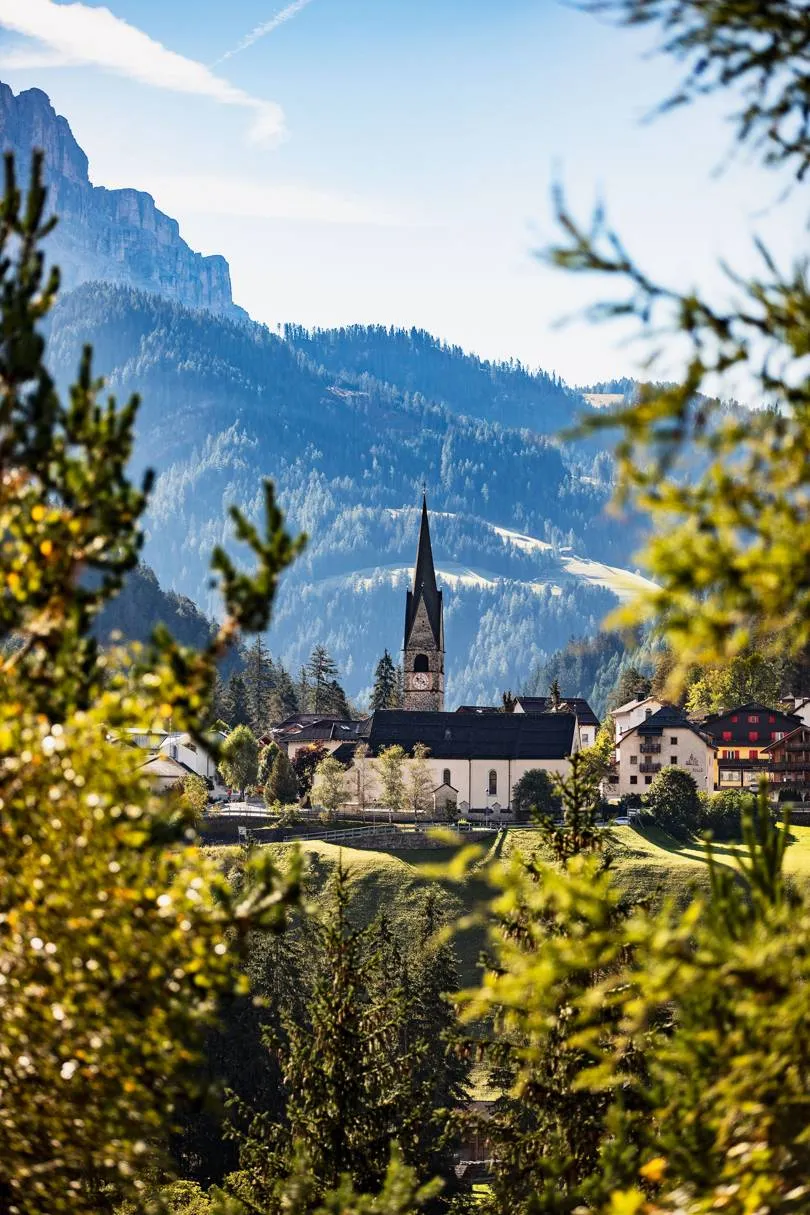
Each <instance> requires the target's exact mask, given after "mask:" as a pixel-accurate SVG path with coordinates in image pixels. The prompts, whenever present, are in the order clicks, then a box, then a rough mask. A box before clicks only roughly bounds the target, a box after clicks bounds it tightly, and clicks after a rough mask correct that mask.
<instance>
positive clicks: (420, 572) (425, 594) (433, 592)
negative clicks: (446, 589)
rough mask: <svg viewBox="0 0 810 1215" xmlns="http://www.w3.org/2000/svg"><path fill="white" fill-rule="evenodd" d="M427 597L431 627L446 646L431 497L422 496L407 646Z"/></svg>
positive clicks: (407, 609)
mask: <svg viewBox="0 0 810 1215" xmlns="http://www.w3.org/2000/svg"><path fill="white" fill-rule="evenodd" d="M420 599H422V600H424V604H425V608H426V609H427V616H428V620H429V622H430V628H431V631H432V633H433V638H434V641H435V642H436V645H437V647H438V649H440V650H443V649H444V633H443V628H442V593H441V591H440V590H439V588H438V586H437V585H436V570H435V569H434V566H433V550H432V549H431V546H430V524H429V523H428V511H427V498H426V497H425V496H424V495H423V496H422V522H421V524H420V527H419V546H418V548H417V550H416V568H415V569H414V572H413V590H412V591H408V594H407V597H406V600H405V648H406V649H407V647H408V638H409V637H410V635H411V629H412V628H413V622H414V620H415V619H416V613H417V610H418V608H419V600H420Z"/></svg>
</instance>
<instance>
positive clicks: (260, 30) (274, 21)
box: [217, 0, 312, 63]
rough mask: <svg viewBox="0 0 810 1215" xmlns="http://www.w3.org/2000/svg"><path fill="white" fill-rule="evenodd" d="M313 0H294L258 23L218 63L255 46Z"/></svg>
mask: <svg viewBox="0 0 810 1215" xmlns="http://www.w3.org/2000/svg"><path fill="white" fill-rule="evenodd" d="M311 3H312V0H292V3H291V4H288V5H287V6H286V7H285V8H283V9H282V10H281V12H278V13H276V15H275V17H271V18H270V20H269V21H263V22H262V24H261V25H257V26H256V27H255V29H252V30H251V31H250V33H249V34H245V37H244V38H243V39H242V41H241V42H240V43H239V44H238V46H235V47H234V48H233V50H232V51H226V52H225V54H224V55H223V56H222V58H221V59H218V60H217V63H222V62H223V60H225V59H232V58H233V56H234V55H238V54H239V52H240V51H246V50H247V48H248V47H249V46H253V43H254V42H258V41H259V39H260V38H264V36H265V35H266V34H272V32H273V30H277V29H278V27H279V26H280V25H284V22H285V21H291V20H292V19H293V17H295V16H297V15H298V13H300V12H301V9H302V8H306V7H307V5H308V4H311Z"/></svg>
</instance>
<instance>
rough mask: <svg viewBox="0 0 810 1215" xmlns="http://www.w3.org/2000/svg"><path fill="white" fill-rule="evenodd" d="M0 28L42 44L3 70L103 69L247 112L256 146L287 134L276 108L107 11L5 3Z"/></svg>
mask: <svg viewBox="0 0 810 1215" xmlns="http://www.w3.org/2000/svg"><path fill="white" fill-rule="evenodd" d="M280 15H281V14H279V16H280ZM0 26H3V27H4V28H5V29H8V30H12V31H13V32H14V33H16V34H22V35H24V36H25V37H26V38H32V39H34V40H35V42H36V44H37V45H36V46H35V47H33V48H31V49H29V48H27V47H21V48H16V49H12V50H10V51H8V52H5V53H3V54H1V55H0V68H6V69H11V68H15V67H16V68H19V67H22V66H25V67H28V68H31V67H34V66H39V67H56V66H61V67H85V66H93V67H99V68H102V69H104V70H105V71H108V72H113V73H115V74H116V75H118V76H126V77H127V78H128V79H130V80H137V81H139V82H140V83H141V84H147V85H151V86H152V87H153V88H159V89H167V90H169V91H171V92H174V93H187V94H190V95H192V96H196V97H208V98H210V99H211V100H212V101H217V102H219V103H220V104H222V105H231V106H239V107H241V108H242V109H245V110H248V111H249V112H251V114H252V121H251V124H250V128H249V132H248V136H249V138H250V139H251V141H253V142H256V143H265V142H268V141H271V140H274V139H278V138H279V137H280V136H281V135H282V134H283V133H284V114H283V111H282V110H281V107H280V106H278V105H276V103H275V102H272V101H264V100H262V99H260V98H258V97H253V96H252V95H251V94H250V93H246V92H245V91H244V89H240V88H237V87H236V86H235V85H232V84H229V83H228V81H227V80H223V79H222V77H221V76H218V75H217V74H216V73H215V72H212V71H211V69H210V68H209V67H206V66H205V64H203V63H198V62H197V61H196V60H194V59H187V58H186V57H185V56H184V55H179V54H177V53H176V52H175V51H170V50H169V49H168V48H167V47H165V46H163V45H162V43H160V42H157V41H156V40H155V39H154V38H150V37H149V35H148V34H145V33H144V32H143V31H142V30H139V29H137V28H136V27H135V26H134V25H130V24H129V23H128V22H127V21H124V20H123V19H122V18H120V17H116V16H115V15H114V14H113V13H111V12H110V10H109V9H108V8H94V7H90V6H89V5H86V4H81V3H70V4H56V3H54V0H0Z"/></svg>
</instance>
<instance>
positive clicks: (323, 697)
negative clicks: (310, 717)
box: [306, 645, 338, 713]
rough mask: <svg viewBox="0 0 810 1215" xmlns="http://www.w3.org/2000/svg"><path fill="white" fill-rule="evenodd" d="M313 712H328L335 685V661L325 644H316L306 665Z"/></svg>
mask: <svg viewBox="0 0 810 1215" xmlns="http://www.w3.org/2000/svg"><path fill="white" fill-rule="evenodd" d="M306 672H307V683H308V686H309V689H310V697H311V704H312V712H313V713H329V711H330V705H331V704H332V703H333V698H334V695H335V687H336V686H337V676H338V669H337V663H336V662H335V660H334V659H333V658H332V657H331V656H330V654H329V652H328V651H327V649H326V647H325V646H322V645H316V646H315V649H314V650H313V651H312V653H311V655H310V658H309V662H308V663H307V667H306Z"/></svg>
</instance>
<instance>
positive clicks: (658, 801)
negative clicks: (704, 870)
mask: <svg viewBox="0 0 810 1215" xmlns="http://www.w3.org/2000/svg"><path fill="white" fill-rule="evenodd" d="M643 804H644V808H645V810H646V811H647V815H648V816H649V818H650V819H652V821H653V822H654V823H655V825H656V827H660V828H661V830H662V831H666V832H667V834H668V835H671V836H672V837H673V839H676V840H684V841H685V840H689V839H691V838H692V837H693V836H694V835H696V834H697V831H698V828H699V826H700V796H699V794H698V789H697V785H696V784H695V781H694V778H693V777H692V776H690V775H689V773H688V772H686V771H685V770H684V769H683V768H675V767H668V768H663V769H662V770H661V771H660V772H659V773H658V775H657V776H656V778H655V780H654V781H653V783H652V784H651V785H650V788H649V792H648V793H647V795H646V797H645V798H644V803H643Z"/></svg>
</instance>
